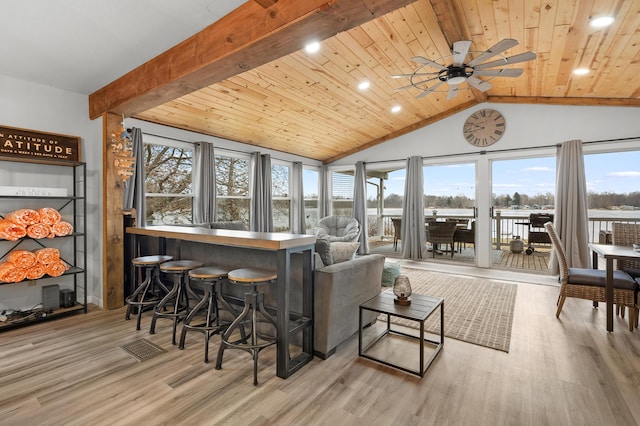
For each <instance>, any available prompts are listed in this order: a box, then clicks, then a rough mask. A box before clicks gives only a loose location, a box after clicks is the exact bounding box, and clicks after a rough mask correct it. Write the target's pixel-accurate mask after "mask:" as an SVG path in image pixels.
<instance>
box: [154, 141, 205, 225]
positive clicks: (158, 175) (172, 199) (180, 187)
mask: <svg viewBox="0 0 640 426" xmlns="http://www.w3.org/2000/svg"><path fill="white" fill-rule="evenodd" d="M144 150H145V155H144V162H145V163H144V170H145V174H146V182H145V185H146V189H145V192H146V207H147V217H146V220H147V223H148V224H154V225H158V224H167V223H191V222H192V220H193V186H192V176H191V172H192V166H193V150H191V149H186V148H177V147H173V146H166V145H154V144H145V145H144Z"/></svg>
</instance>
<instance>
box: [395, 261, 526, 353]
mask: <svg viewBox="0 0 640 426" xmlns="http://www.w3.org/2000/svg"><path fill="white" fill-rule="evenodd" d="M400 272H401V274H403V275H407V276H408V277H409V281H410V283H411V289H412V291H413V292H414V293H417V294H424V295H427V296H439V297H442V298H444V335H445V336H446V337H450V338H452V339H456V340H461V341H463V342H468V343H473V344H475V345H480V346H485V347H488V348H492V349H496V350H499V351H503V352H509V343H510V341H511V325H512V323H513V311H514V305H515V301H516V293H517V290H518V286H517V284H515V283H509V282H504V281H497V280H488V279H483V278H475V277H469V276H464V275H455V274H444V273H438V272H431V271H425V270H421V269H414V268H407V267H402V268H401V271H400ZM392 322H394V323H397V324H401V325H404V326H408V327H412V328H417V327H419V324H418V323H416V322H415V321H406V320H403V319H401V318H394V319H392ZM439 329H440V317H439V315H434V316H432V317H431V318H429V319H428V320H427V321H426V322H425V330H427V331H429V332H432V333H433V332H439Z"/></svg>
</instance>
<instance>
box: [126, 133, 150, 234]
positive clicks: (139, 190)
mask: <svg viewBox="0 0 640 426" xmlns="http://www.w3.org/2000/svg"><path fill="white" fill-rule="evenodd" d="M131 139H132V141H133V155H134V156H135V157H136V163H135V168H134V171H133V176H131V177H130V178H129V179H128V180H127V181H126V182H125V183H124V192H123V198H124V200H123V207H124V208H125V209H135V210H136V226H145V225H146V221H147V220H146V217H147V209H146V207H145V203H144V191H145V186H144V181H145V173H144V143H143V141H142V130H141V129H139V128H137V127H133V128H132V129H131Z"/></svg>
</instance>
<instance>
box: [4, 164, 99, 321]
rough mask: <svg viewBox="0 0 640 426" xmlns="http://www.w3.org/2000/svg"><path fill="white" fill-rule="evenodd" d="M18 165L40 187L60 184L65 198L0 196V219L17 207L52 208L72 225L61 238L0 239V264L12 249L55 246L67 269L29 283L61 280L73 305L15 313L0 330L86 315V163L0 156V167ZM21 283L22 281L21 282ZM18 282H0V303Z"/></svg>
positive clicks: (45, 283) (42, 283)
mask: <svg viewBox="0 0 640 426" xmlns="http://www.w3.org/2000/svg"><path fill="white" fill-rule="evenodd" d="M9 161H10V162H16V161H17V162H21V163H24V164H25V167H29V172H30V174H36V175H41V176H38V181H41V182H43V184H42V185H41V186H43V187H46V186H47V184H48V179H47V178H48V177H49V179H54V178H55V179H56V180H60V181H62V182H64V185H65V186H66V187H67V193H68V195H67V196H25V195H0V218H4V217H5V216H6V215H7V214H8V213H9V212H11V211H14V210H17V209H21V208H33V209H35V210H37V209H38V208H42V207H52V208H55V209H56V210H58V211H59V212H60V214H61V215H62V217H63V220H66V221H67V222H70V223H71V224H72V225H73V233H72V234H70V235H68V236H64V237H55V238H52V239H49V238H42V239H33V238H29V237H25V238H22V239H20V240H18V241H8V240H0V261H4V260H6V259H5V258H6V256H7V255H8V254H9V253H10V252H11V251H12V250H16V249H25V250H37V249H39V248H44V247H56V248H58V249H59V250H60V258H61V259H62V260H63V261H64V262H66V263H67V264H68V265H69V266H70V268H69V269H68V270H67V271H66V272H65V273H64V274H63V275H61V276H60V277H51V276H48V275H45V276H43V277H42V278H40V279H38V280H32V281H31V282H33V283H35V284H36V285H48V284H50V283H51V282H52V281H53V280H58V281H64V283H62V282H61V283H60V288H61V289H72V290H73V292H74V295H75V305H74V306H71V307H66V308H60V309H56V310H53V311H51V312H44V311H42V310H41V309H37V308H36V309H32V310H31V311H28V312H17V313H15V314H14V315H9V316H7V317H8V318H7V319H6V320H5V321H3V322H0V331H1V330H5V329H8V328H12V327H17V326H22V325H27V324H31V323H34V322H39V321H43V320H47V319H51V318H55V317H58V316H61V315H67V314H71V313H75V312H84V313H86V312H87V278H86V266H87V241H86V216H87V204H86V198H85V197H86V180H87V175H86V164H85V163H83V162H79V161H56V162H52V161H46V160H38V159H34V160H25V159H19V158H7V157H3V156H0V165H1V164H2V163H3V162H9ZM23 282H24V281H23ZM18 284H20V283H4V282H0V301H2V300H3V294H2V291H3V288H4V287H6V286H12V285H18Z"/></svg>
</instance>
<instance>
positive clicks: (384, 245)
mask: <svg viewBox="0 0 640 426" xmlns="http://www.w3.org/2000/svg"><path fill="white" fill-rule="evenodd" d="M369 249H370V252H371V253H380V254H383V255H385V256H387V257H394V258H401V257H402V244H401V242H398V249H397V250H394V249H393V243H392V242H390V241H389V240H387V239H384V240H382V241H380V240H370V241H369ZM550 252H551V250H550V249H549V248H536V250H535V251H534V252H533V253H532V254H531V255H527V254H526V253H525V252H522V253H511V251H510V250H509V249H508V248H504V249H502V250H496V249H494V250H493V253H492V258H493V266H494V267H496V268H502V269H513V270H518V271H526V272H532V273H540V274H546V273H547V271H548V269H549V255H550ZM424 261H425V262H438V263H449V262H453V263H462V264H475V263H476V261H475V253H474V250H473V246H472V245H469V246H467V248H463V249H462V251H460V252H457V251H456V252H455V253H454V255H453V258H452V257H451V256H450V253H446V254H441V255H440V254H436V256H434V257H432V253H431V252H428V253H427V256H426V257H425V258H424Z"/></svg>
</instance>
